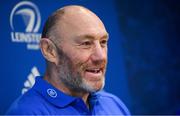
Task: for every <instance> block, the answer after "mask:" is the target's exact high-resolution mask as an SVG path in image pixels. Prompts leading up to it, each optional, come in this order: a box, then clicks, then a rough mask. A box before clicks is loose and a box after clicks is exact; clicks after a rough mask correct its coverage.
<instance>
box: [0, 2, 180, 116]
mask: <svg viewBox="0 0 180 116" xmlns="http://www.w3.org/2000/svg"><path fill="white" fill-rule="evenodd" d="M70 4H77V5H83V6H85V7H87V8H89V9H91V10H92V11H94V12H95V13H96V14H97V15H98V16H99V17H100V18H101V19H102V20H103V22H104V24H105V26H106V28H107V30H108V32H109V34H110V41H109V51H108V53H109V54H108V57H109V58H108V68H107V74H106V86H105V90H106V91H108V92H111V93H113V94H115V95H117V96H118V97H119V98H120V99H122V101H124V103H125V104H126V105H127V107H128V108H129V109H130V111H131V113H132V114H177V113H178V112H179V109H180V94H179V93H180V90H179V88H180V86H179V82H180V60H179V59H180V52H179V51H180V45H179V44H180V40H179V37H180V35H179V31H178V30H180V29H179V27H180V23H179V20H180V15H179V14H180V12H179V11H180V7H179V6H180V2H179V1H178V0H173V1H172V0H171V1H170V0H166V1H161V0H152V1H143V0H138V1H134V0H128V1H127V0H105V1H103V0H46V1H44V0H6V1H1V3H0V74H1V77H0V114H4V113H5V111H6V110H7V108H8V107H9V106H10V104H11V103H12V102H13V101H14V100H15V99H16V98H17V97H18V96H20V95H21V94H23V93H24V92H26V91H27V90H28V89H29V88H31V87H32V85H33V84H34V79H35V77H36V76H37V75H43V73H44V70H45V61H44V58H43V57H42V55H41V52H40V50H39V45H38V44H39V40H40V36H41V32H42V27H43V24H44V22H45V20H46V19H47V17H48V16H49V15H50V14H51V13H52V12H53V11H55V10H56V9H58V8H60V7H62V6H64V5H70ZM179 113H180V112H179Z"/></svg>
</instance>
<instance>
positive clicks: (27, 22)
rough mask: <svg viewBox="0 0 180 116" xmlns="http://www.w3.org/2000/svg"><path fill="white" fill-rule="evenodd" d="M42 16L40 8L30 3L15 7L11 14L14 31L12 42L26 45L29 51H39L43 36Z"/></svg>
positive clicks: (21, 3)
mask: <svg viewBox="0 0 180 116" xmlns="http://www.w3.org/2000/svg"><path fill="white" fill-rule="evenodd" d="M40 25H41V15H40V12H39V9H38V7H37V6H36V5H35V4H34V3H32V2H30V1H22V2H19V3H18V4H16V5H15V6H14V8H13V9H12V11H11V14H10V26H11V29H12V32H11V40H12V42H14V43H25V44H27V49H31V50H38V49H39V41H40V38H41V34H40V33H38V31H39V28H40Z"/></svg>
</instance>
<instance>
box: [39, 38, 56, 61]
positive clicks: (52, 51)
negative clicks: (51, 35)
mask: <svg viewBox="0 0 180 116" xmlns="http://www.w3.org/2000/svg"><path fill="white" fill-rule="evenodd" d="M40 48H41V52H42V54H43V56H44V57H45V58H46V60H48V61H49V62H52V63H55V64H57V61H58V57H57V53H56V47H55V45H54V43H53V42H52V41H51V40H49V39H48V38H42V39H41V40H40Z"/></svg>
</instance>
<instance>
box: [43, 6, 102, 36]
mask: <svg viewBox="0 0 180 116" xmlns="http://www.w3.org/2000/svg"><path fill="white" fill-rule="evenodd" d="M90 25H92V26H95V27H96V28H98V27H99V28H103V29H105V27H104V25H103V23H102V21H101V20H100V19H99V18H98V16H96V15H95V14H94V13H93V12H91V11H90V10H89V9H87V8H85V7H82V6H78V5H70V6H65V7H63V8H60V9H58V10H57V11H55V12H54V13H53V14H52V15H51V16H50V17H49V18H48V20H47V21H46V23H45V26H44V28H43V32H42V38H56V39H57V38H66V35H67V34H68V33H72V31H75V30H79V32H83V31H84V29H85V28H89V29H91V28H92V26H90ZM79 34H80V33H79Z"/></svg>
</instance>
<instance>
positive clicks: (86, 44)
mask: <svg viewBox="0 0 180 116" xmlns="http://www.w3.org/2000/svg"><path fill="white" fill-rule="evenodd" d="M81 45H84V46H90V45H91V42H90V41H85V42H83V43H82V44H81Z"/></svg>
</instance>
